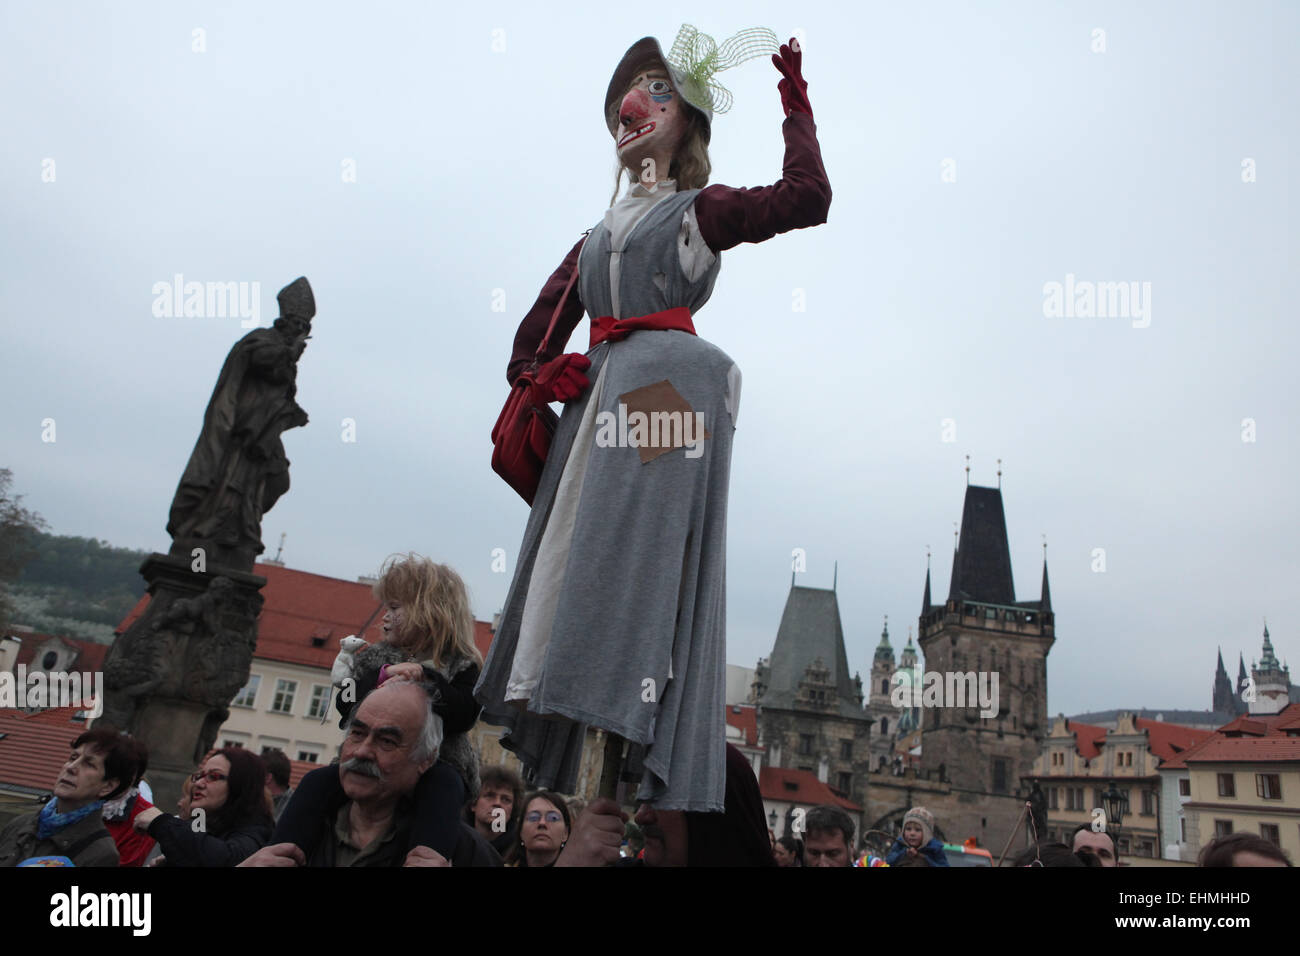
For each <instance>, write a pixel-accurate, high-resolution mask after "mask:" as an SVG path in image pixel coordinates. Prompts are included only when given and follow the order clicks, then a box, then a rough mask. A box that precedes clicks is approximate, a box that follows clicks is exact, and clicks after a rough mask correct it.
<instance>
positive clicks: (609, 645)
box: [476, 27, 831, 857]
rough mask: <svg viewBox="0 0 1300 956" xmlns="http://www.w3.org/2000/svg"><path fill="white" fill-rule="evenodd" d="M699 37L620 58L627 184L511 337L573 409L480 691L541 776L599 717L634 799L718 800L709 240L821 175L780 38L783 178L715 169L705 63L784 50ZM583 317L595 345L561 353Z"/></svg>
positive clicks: (743, 230)
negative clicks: (722, 179)
mask: <svg viewBox="0 0 1300 956" xmlns="http://www.w3.org/2000/svg"><path fill="white" fill-rule="evenodd" d="M711 44H712V41H711V40H710V39H709V38H707V37H704V36H702V35H701V34H698V33H697V32H696V31H695V30H694V29H693V28H691V27H683V28H682V32H681V33H680V34H679V35H678V38H677V41H676V42H675V43H674V45H673V48H672V50H671V52H670V55H669V56H668V57H665V56H664V55H663V51H662V49H661V47H660V46H659V43H658V42H657V41H656V40H655V39H654V38H652V37H645V38H643V39H641V40H639V41H637V43H635V44H633V45H632V47H631V48H630V49H629V50H628V51H627V53H626V54H624V56H623V58H622V60H621V61H620V62H619V64H618V66H617V67H616V68H615V70H614V74H613V77H612V78H611V79H610V82H609V86H608V89H607V91H606V94H605V98H604V101H603V106H604V109H603V118H604V120H605V123H606V126H607V128H608V130H609V132H610V135H611V136H612V138H613V145H614V147H615V151H616V154H617V157H618V162H619V169H620V173H619V176H620V181H625V182H626V183H627V186H628V188H627V191H626V192H625V194H624V195H623V197H622V198H621V199H619V200H618V201H617V202H615V203H613V204H612V205H611V206H610V208H609V209H608V210H607V211H606V213H605V215H604V217H603V219H602V220H601V221H600V222H598V223H597V224H596V226H595V227H594V228H593V229H592V230H591V231H590V235H589V236H588V237H587V238H586V239H584V240H582V241H580V242H579V243H578V244H577V245H575V246H574V247H573V248H572V249H571V250H570V251H569V254H568V255H567V256H566V257H565V259H564V261H563V263H561V265H560V268H559V269H558V270H556V272H555V273H554V274H553V275H552V276H551V278H550V280H549V281H548V282H547V283H546V285H545V287H544V288H543V289H542V293H541V296H540V297H539V298H538V300H537V302H536V304H534V306H533V307H532V309H531V310H530V311H529V312H528V314H527V315H526V316H525V317H524V319H523V322H522V323H521V324H520V326H519V330H518V333H517V334H516V336H515V342H514V352H513V355H512V357H511V360H510V363H509V365H508V368H507V377H508V379H509V381H510V383H511V385H512V387H515V386H519V385H520V384H521V383H522V384H523V386H524V387H527V388H530V389H531V394H532V397H533V399H534V401H535V402H538V403H545V402H551V401H560V402H564V403H566V407H565V410H564V414H563V416H562V417H561V419H560V421H559V424H558V426H557V428H556V431H555V435H554V437H553V439H552V442H551V446H550V449H549V453H548V455H547V459H546V464H545V468H544V469H543V471H542V474H541V479H540V483H539V485H538V488H537V491H536V494H535V495H534V497H533V500H532V502H531V504H532V512H531V514H530V515H529V518H528V524H527V527H526V529H525V531H524V540H523V544H522V546H521V548H520V553H519V559H518V562H517V564H516V570H515V577H514V580H513V582H512V583H511V586H510V590H509V593H508V594H507V597H506V603H505V607H504V609H503V611H502V615H501V619H500V622H499V626H498V628H497V632H496V634H495V636H494V638H493V641H492V646H491V651H490V653H489V655H488V659H487V661H486V663H485V664H484V669H483V675H482V677H481V678H480V679H479V682H478V685H477V687H476V693H477V695H478V698H479V700H480V701H481V702H482V703H483V704H484V708H485V709H484V712H483V717H482V719H483V720H485V721H487V722H489V723H493V724H501V725H504V726H505V727H506V728H507V730H506V733H505V734H504V735H503V737H502V740H501V743H502V745H503V746H504V747H506V748H508V749H510V750H512V751H514V752H515V753H516V754H517V755H518V756H519V757H520V759H521V761H522V762H523V764H524V766H525V767H526V768H527V769H528V771H529V773H530V774H531V776H530V777H529V779H530V782H532V783H533V784H534V785H536V786H540V787H546V788H548V789H554V790H558V791H560V792H563V793H572V792H574V790H575V788H576V785H577V777H578V768H579V763H580V761H581V756H582V743H583V738H584V735H585V731H586V725H593V726H596V727H599V728H602V729H604V730H606V731H608V732H610V733H611V734H612V735H616V736H617V737H621V738H623V739H624V740H626V741H629V742H631V743H632V744H634V745H636V753H635V755H632V756H631V758H630V761H629V762H630V763H631V764H632V765H634V766H636V767H638V768H640V770H639V772H640V790H639V792H638V794H637V799H639V800H642V801H647V802H649V803H651V804H653V805H654V806H655V807H656V808H658V809H662V810H672V811H692V812H714V813H717V812H720V811H722V810H723V808H724V788H725V776H726V774H725V759H726V758H725V753H724V749H723V747H724V742H725V734H724V726H723V718H724V707H725V694H724V692H725V687H724V683H725V647H724V638H725V631H726V611H725V603H726V602H725V596H726V595H725V592H726V579H725V568H726V561H725V556H726V523H727V490H728V482H729V475H730V465H731V443H732V435H733V432H734V431H735V424H736V416H737V414H738V409H739V401H740V370H739V369H738V368H737V366H736V364H735V363H734V362H733V361H732V360H731V358H730V357H729V356H727V354H726V353H724V352H723V351H722V350H721V349H720V348H718V347H717V346H715V345H712V344H710V343H709V342H706V341H705V340H704V339H703V338H701V337H700V336H699V335H697V334H696V331H695V324H694V315H695V314H696V313H697V312H698V311H699V310H700V309H701V308H702V307H703V306H704V304H705V303H706V302H708V300H709V296H710V294H711V293H712V291H713V286H714V282H715V281H716V279H717V276H718V270H719V265H720V260H719V257H720V255H721V254H722V252H724V251H725V250H727V249H731V248H734V247H735V246H738V245H740V244H741V243H745V242H763V241H765V240H767V239H770V238H771V237H773V236H775V235H776V234H777V233H782V232H787V231H789V230H791V229H798V228H803V227H807V226H814V225H817V224H819V223H823V222H825V221H826V214H827V209H828V208H829V206H830V199H831V190H830V185H829V183H828V181H827V178H826V171H825V169H824V168H823V166H822V161H821V153H820V148H819V146H818V143H817V136H816V126H815V124H814V123H813V117H812V108H811V106H810V105H809V102H808V96H807V84H806V83H805V82H804V80H803V77H802V66H801V57H802V54H801V53H800V51H799V45H798V44H797V43H796V42H794V41H793V40H792V41H791V42H790V44H789V45H788V46H782V47H780V52H779V54H776V55H773V56H772V62H773V63H774V65H775V66H776V69H777V70H778V71H779V72H780V74H781V76H782V79H781V80H780V82H779V83H778V84H777V89H778V91H779V93H780V95H781V106H782V113H783V115H784V117H785V120H784V122H783V124H782V132H783V134H784V137H785V163H784V168H783V178H782V179H781V180H780V181H778V182H777V183H776V184H775V185H772V186H766V187H761V188H755V189H733V188H731V187H728V186H721V185H714V186H708V185H706V184H707V182H708V177H709V172H710V163H709V155H708V143H709V139H710V136H711V130H712V120H713V114H714V113H715V112H722V111H723V110H724V109H725V108H726V106H727V105H728V103H729V100H730V94H728V93H727V91H726V90H725V89H723V88H722V87H721V86H719V85H718V84H717V83H716V81H715V80H714V79H713V74H714V73H715V72H716V71H717V70H718V69H719V68H723V67H726V66H734V65H736V64H737V63H739V62H741V61H743V60H745V59H748V58H749V57H751V56H754V55H758V54H760V53H770V52H773V51H774V50H776V43H775V36H774V35H773V34H772V33H771V31H765V30H750V31H745V32H744V33H742V34H738V35H737V36H736V37H733V38H732V39H730V40H728V41H727V42H725V43H723V44H722V45H721V47H717V48H713V47H711ZM570 291H571V292H572V293H573V294H572V295H570V294H569V292H570ZM584 312H586V313H587V314H588V315H589V316H590V317H591V339H590V349H589V351H588V352H587V353H586V355H583V354H580V353H577V352H571V353H568V354H560V353H561V352H562V350H563V348H564V343H565V342H566V340H567V339H568V337H569V335H570V333H571V332H572V331H573V329H574V327H575V326H576V325H577V323H578V321H579V320H580V319H581V318H582V315H583V313H584ZM553 317H554V328H553V330H552V331H551V332H550V333H549V334H548V327H550V325H551V324H552V319H553ZM543 346H544V347H543ZM539 353H540V354H539ZM647 422H648V423H649V426H650V432H649V434H647V431H646V428H645V425H646V423H647ZM607 753H608V751H607ZM763 838H764V840H766V835H765V834H763ZM768 856H769V857H770V852H769V854H768Z"/></svg>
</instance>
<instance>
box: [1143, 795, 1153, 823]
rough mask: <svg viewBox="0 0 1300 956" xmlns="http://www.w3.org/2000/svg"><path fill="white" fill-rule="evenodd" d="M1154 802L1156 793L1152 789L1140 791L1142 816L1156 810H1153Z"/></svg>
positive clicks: (1149, 814)
mask: <svg viewBox="0 0 1300 956" xmlns="http://www.w3.org/2000/svg"><path fill="white" fill-rule="evenodd" d="M1155 803H1156V795H1155V793H1154V792H1153V791H1151V790H1143V791H1142V814H1143V816H1148V817H1149V816H1151V815H1152V814H1154V813H1155V812H1156V810H1155Z"/></svg>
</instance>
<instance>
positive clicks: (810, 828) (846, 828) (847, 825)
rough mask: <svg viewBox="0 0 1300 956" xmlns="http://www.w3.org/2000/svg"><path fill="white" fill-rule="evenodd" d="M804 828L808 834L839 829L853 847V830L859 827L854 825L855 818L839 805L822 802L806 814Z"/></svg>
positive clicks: (831, 831) (850, 846) (844, 838)
mask: <svg viewBox="0 0 1300 956" xmlns="http://www.w3.org/2000/svg"><path fill="white" fill-rule="evenodd" d="M803 829H804V833H806V834H807V835H808V836H812V835H813V834H814V833H834V832H835V831H836V830H838V831H840V834H841V837H840V838H841V839H842V840H843V841H844V842H845V843H847V844H848V845H849V848H850V849H852V847H853V831H854V830H855V829H857V828H856V827H855V826H854V825H853V818H852V817H851V816H849V815H848V814H847V813H845V812H844V811H843V810H841V809H840V808H839V807H836V806H832V805H830V804H822V805H821V806H820V807H813V808H812V809H811V810H809V811H808V812H807V813H806V814H805V815H804V818H803Z"/></svg>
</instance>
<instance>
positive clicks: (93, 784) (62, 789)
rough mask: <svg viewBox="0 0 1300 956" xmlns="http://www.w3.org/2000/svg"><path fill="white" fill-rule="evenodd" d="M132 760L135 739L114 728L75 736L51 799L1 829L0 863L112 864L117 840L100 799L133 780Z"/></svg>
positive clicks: (115, 861) (112, 795)
mask: <svg viewBox="0 0 1300 956" xmlns="http://www.w3.org/2000/svg"><path fill="white" fill-rule="evenodd" d="M136 761H137V750H136V747H135V745H134V743H133V742H132V741H131V739H130V738H129V737H126V736H125V735H123V734H119V733H118V732H117V731H114V730H88V731H86V733H84V734H82V735H81V736H80V737H78V738H77V739H76V740H74V741H73V742H72V755H71V756H70V757H69V758H68V761H67V763H65V764H64V765H63V769H62V770H61V771H59V777H58V779H57V780H56V781H55V782H54V795H53V796H52V797H51V798H50V802H49V803H47V804H46V805H45V806H44V807H43V808H42V809H41V810H40V811H38V812H36V813H28V814H25V815H23V816H21V817H18V818H17V819H15V820H13V821H12V822H10V824H9V825H8V826H7V827H5V828H4V830H3V831H0V866H21V865H24V861H30V863H29V865H35V860H40V861H41V864H42V865H53V866H117V865H118V853H117V846H116V845H115V844H114V843H113V837H112V836H111V835H110V834H109V832H108V830H106V829H105V828H104V819H103V816H102V813H103V809H104V801H105V800H112V799H114V798H116V797H119V796H121V795H122V794H123V793H125V792H126V791H127V790H128V789H129V788H130V787H131V785H132V784H133V783H135V781H136V777H137V772H136V768H137V763H136ZM33 858H35V860H34V859H33Z"/></svg>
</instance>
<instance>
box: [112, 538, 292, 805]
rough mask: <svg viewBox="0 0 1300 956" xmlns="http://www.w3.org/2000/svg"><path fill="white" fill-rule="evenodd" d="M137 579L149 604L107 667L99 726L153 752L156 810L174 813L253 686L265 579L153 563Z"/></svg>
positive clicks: (166, 559)
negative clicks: (241, 696)
mask: <svg viewBox="0 0 1300 956" xmlns="http://www.w3.org/2000/svg"><path fill="white" fill-rule="evenodd" d="M140 573H141V574H142V575H143V576H144V578H145V580H146V581H147V582H148V589H149V594H150V595H151V597H150V601H149V604H148V606H147V607H146V608H145V610H144V613H143V614H142V615H141V616H140V618H139V619H138V620H137V621H136V622H135V623H134V624H132V625H131V627H130V628H128V629H127V630H126V632H125V633H124V634H122V635H121V636H120V637H119V638H118V639H117V641H116V642H115V643H114V644H113V647H112V649H111V650H110V651H109V654H108V657H107V659H106V660H105V661H104V684H105V688H106V694H105V697H106V700H105V706H104V714H103V717H101V718H100V719H101V720H102V721H104V722H105V723H109V724H113V725H114V726H116V727H117V728H118V729H120V730H125V731H127V732H129V733H130V734H131V735H132V736H135V737H138V738H139V739H140V740H141V741H143V742H144V744H145V745H146V746H147V747H148V748H149V770H148V773H147V775H146V776H147V779H148V780H149V783H150V786H151V787H152V788H153V791H154V799H155V803H156V804H157V805H158V806H159V807H160V808H161V809H163V810H165V811H167V812H169V813H173V812H175V811H176V802H177V800H178V799H179V797H180V794H181V783H182V782H183V781H184V779H185V777H186V776H188V775H189V774H191V773H193V772H194V771H195V770H196V769H197V766H198V761H199V760H200V759H201V758H202V756H203V754H204V753H206V752H207V751H208V750H209V749H211V747H212V746H213V743H214V742H215V741H216V737H217V732H218V731H219V730H220V728H221V724H222V723H223V722H224V721H225V720H226V718H227V717H228V716H229V715H230V711H229V709H228V708H229V704H230V701H231V699H232V698H233V697H234V696H235V694H236V693H238V692H239V689H240V688H241V687H243V686H244V684H246V683H247V682H248V673H249V668H250V666H251V664H252V660H253V650H254V648H255V647H256V646H257V617H258V614H259V613H261V608H262V595H261V593H260V591H261V589H262V587H263V586H264V585H265V584H266V578H263V577H261V576H259V575H256V574H248V573H246V572H244V571H237V570H234V569H232V568H225V567H220V566H215V565H211V564H209V565H208V566H207V568H206V570H204V571H194V570H192V569H191V562H190V561H189V560H187V559H184V558H180V557H176V556H172V555H165V554H153V555H150V556H149V557H148V558H146V559H145V561H144V564H143V565H141V567H140Z"/></svg>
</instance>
